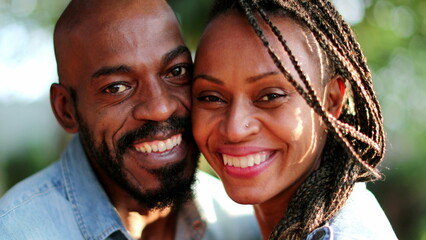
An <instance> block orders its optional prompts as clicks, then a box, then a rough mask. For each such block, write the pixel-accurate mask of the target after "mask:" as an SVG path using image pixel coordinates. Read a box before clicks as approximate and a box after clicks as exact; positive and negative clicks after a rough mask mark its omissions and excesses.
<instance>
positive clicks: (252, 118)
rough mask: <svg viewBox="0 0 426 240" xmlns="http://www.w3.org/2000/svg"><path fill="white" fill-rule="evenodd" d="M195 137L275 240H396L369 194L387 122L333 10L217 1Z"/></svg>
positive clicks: (198, 92) (203, 44) (291, 2)
mask: <svg viewBox="0 0 426 240" xmlns="http://www.w3.org/2000/svg"><path fill="white" fill-rule="evenodd" d="M192 94H193V110H192V114H193V119H192V120H193V132H194V136H195V139H196V141H197V144H198V145H199V147H200V149H201V151H202V153H203V154H204V156H205V157H206V159H207V160H208V162H209V163H210V165H211V166H212V167H213V169H214V170H215V172H216V173H217V175H218V176H219V177H220V179H221V180H222V181H223V184H224V186H225V188H226V191H227V193H228V194H229V195H230V197H231V198H232V199H233V200H234V201H236V202H239V203H243V204H253V205H254V208H255V212H256V217H257V220H258V223H259V226H260V228H261V231H262V236H263V238H264V239H267V238H270V239H333V238H334V239H349V238H350V239H396V237H395V235H394V233H393V230H392V227H391V226H390V224H389V222H388V220H387V219H386V216H385V215H384V213H383V211H382V210H381V208H380V206H379V205H378V203H377V201H376V200H375V198H374V197H373V196H372V195H371V193H370V192H368V190H366V189H365V185H364V184H363V183H357V184H355V183H356V182H365V181H368V180H375V179H378V178H380V174H379V172H378V170H377V165H378V164H379V163H380V162H381V161H382V159H383V154H384V148H385V146H384V133H383V121H382V116H381V112H380V106H379V104H378V101H377V99H376V96H375V93H374V90H373V88H372V80H371V74H370V72H369V70H368V68H367V66H366V62H365V59H364V57H363V55H362V53H361V50H360V49H359V46H358V43H357V42H356V41H355V39H354V36H353V34H352V31H351V30H350V28H349V27H348V25H347V24H346V23H345V22H344V21H343V20H342V18H341V16H340V15H339V14H338V13H337V12H336V10H335V9H334V8H333V6H332V5H331V4H330V3H329V2H328V1H323V0H318V1H317V0H316V1H306V0H305V1H297V0H285V1H278V0H276V1H273V0H270V1H268V0H235V1H229V0H224V1H217V2H216V4H215V6H214V8H213V14H212V18H211V20H210V22H209V24H208V26H207V28H206V29H205V32H204V34H203V37H202V39H201V41H200V45H199V48H198V50H197V55H196V59H195V70H194V82H193V88H192Z"/></svg>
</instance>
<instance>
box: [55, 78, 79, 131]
mask: <svg viewBox="0 0 426 240" xmlns="http://www.w3.org/2000/svg"><path fill="white" fill-rule="evenodd" d="M50 104H51V106H52V110H53V113H54V114H55V117H56V120H57V121H58V122H59V124H61V126H62V127H63V128H64V129H65V131H66V132H68V133H77V132H78V121H77V119H76V117H75V116H76V115H75V114H76V113H75V109H74V103H73V99H72V97H71V95H70V93H69V91H68V90H67V89H66V88H65V87H64V86H63V85H61V84H57V83H54V84H52V86H51V87H50Z"/></svg>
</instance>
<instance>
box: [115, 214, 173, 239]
mask: <svg viewBox="0 0 426 240" xmlns="http://www.w3.org/2000/svg"><path fill="white" fill-rule="evenodd" d="M117 211H118V213H119V215H120V218H121V220H122V222H123V224H124V226H125V228H126V229H127V231H128V232H129V234H130V235H131V236H132V237H133V238H135V239H143V240H149V239H167V240H172V239H174V235H175V226H176V221H177V213H176V212H175V211H173V210H172V209H171V208H166V209H163V210H152V211H149V212H144V213H141V212H136V211H128V210H127V209H123V208H121V209H119V208H117Z"/></svg>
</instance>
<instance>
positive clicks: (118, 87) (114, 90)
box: [105, 84, 130, 94]
mask: <svg viewBox="0 0 426 240" xmlns="http://www.w3.org/2000/svg"><path fill="white" fill-rule="evenodd" d="M129 88H130V87H129V86H127V85H124V84H114V85H111V86H109V87H107V88H106V89H105V92H106V93H111V94H118V93H122V92H124V91H126V90H127V89H129Z"/></svg>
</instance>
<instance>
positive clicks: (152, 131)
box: [117, 115, 191, 155]
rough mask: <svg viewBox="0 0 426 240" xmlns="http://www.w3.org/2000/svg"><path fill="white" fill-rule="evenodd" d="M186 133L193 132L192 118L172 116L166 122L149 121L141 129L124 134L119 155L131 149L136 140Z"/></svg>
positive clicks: (120, 140)
mask: <svg viewBox="0 0 426 240" xmlns="http://www.w3.org/2000/svg"><path fill="white" fill-rule="evenodd" d="M183 131H185V135H186V134H188V132H189V133H190V131H191V118H190V117H178V116H174V115H173V116H171V117H170V118H169V119H167V120H166V121H164V122H156V121H148V122H146V123H145V124H144V125H143V126H141V127H140V128H137V129H135V130H132V131H130V132H128V133H126V134H124V135H123V136H122V137H120V139H119V140H118V143H117V147H118V151H119V155H122V154H124V152H125V151H126V149H127V148H129V147H131V146H132V145H133V143H134V142H135V141H136V140H139V139H143V138H150V137H153V136H155V135H157V134H159V133H163V134H170V133H171V134H172V135H174V134H175V133H176V134H177V133H179V132H183Z"/></svg>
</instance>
